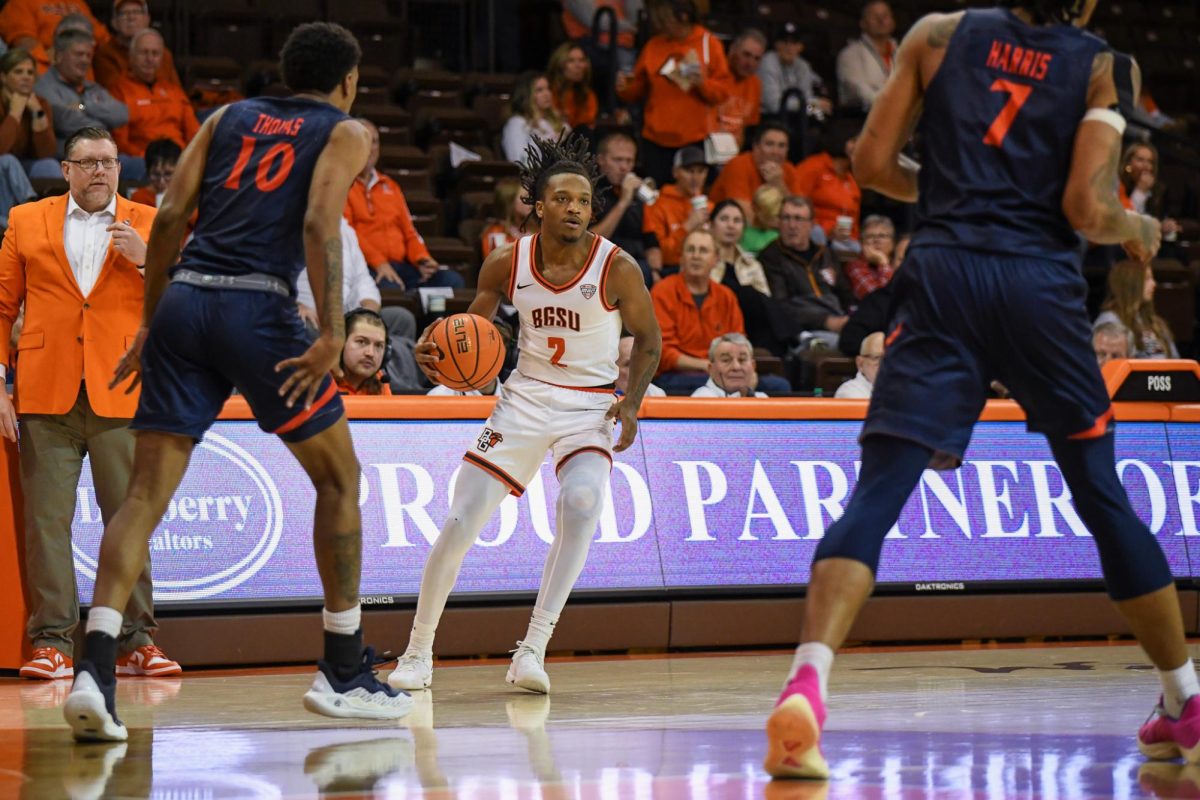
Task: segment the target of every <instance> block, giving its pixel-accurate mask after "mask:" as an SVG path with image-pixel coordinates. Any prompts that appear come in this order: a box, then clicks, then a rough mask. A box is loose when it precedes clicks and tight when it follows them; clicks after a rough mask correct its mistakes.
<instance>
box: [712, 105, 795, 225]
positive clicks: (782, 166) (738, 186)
mask: <svg viewBox="0 0 1200 800" xmlns="http://www.w3.org/2000/svg"><path fill="white" fill-rule="evenodd" d="M788 144H789V142H788V129H787V127H786V126H784V125H782V124H781V123H778V122H766V123H763V125H762V126H761V127H760V128H759V129H758V130H757V131H755V132H754V144H752V145H751V146H750V150H749V152H746V153H739V154H738V155H736V156H734V157H733V160H731V161H730V162H729V163H728V164H726V165H725V166H724V167H723V168H722V169H721V174H720V175H718V176H717V179H716V181H714V182H713V185H712V188H711V189H710V190H709V192H708V196H709V197H711V198H712V201H713V202H714V203H719V202H721V201H722V200H736V201H738V203H739V204H740V205H741V207H742V210H744V211H745V212H746V214H747V215H749V214H750V213H751V211H752V210H753V205H752V204H753V202H754V193H755V192H756V191H758V187H760V186H762V185H764V184H768V183H769V184H771V185H772V186H778V187H779V188H780V189H782V190H783V192H784V194H800V173H799V171H798V170H797V169H796V167H794V166H793V165H791V164H789V163H788V160H787V154H788Z"/></svg>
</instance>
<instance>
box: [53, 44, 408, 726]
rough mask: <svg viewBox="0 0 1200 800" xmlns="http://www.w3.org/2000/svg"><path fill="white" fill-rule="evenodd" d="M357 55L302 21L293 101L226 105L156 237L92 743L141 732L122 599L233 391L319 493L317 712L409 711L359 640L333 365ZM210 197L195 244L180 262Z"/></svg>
mask: <svg viewBox="0 0 1200 800" xmlns="http://www.w3.org/2000/svg"><path fill="white" fill-rule="evenodd" d="M359 55H360V53H359V48H358V43H357V42H356V41H355V39H354V37H353V36H352V35H350V33H349V32H347V31H346V30H345V29H343V28H341V27H339V26H337V25H330V24H326V23H313V24H310V25H302V26H300V27H298V28H297V29H296V30H295V31H293V32H292V34H291V36H289V37H288V40H287V42H286V43H285V44H284V46H283V50H282V52H281V54H280V67H281V71H282V73H283V77H284V80H285V81H286V83H287V85H288V87H289V88H290V89H292V90H293V91H294V92H295V96H293V97H291V98H286V99H273V98H257V99H253V100H245V101H242V102H240V103H234V104H233V105H230V106H226V107H225V108H223V109H221V110H219V111H218V112H217V113H215V114H214V115H213V116H211V117H210V118H209V119H208V120H207V121H206V122H205V124H204V125H203V126H202V127H201V129H200V132H199V133H198V134H197V135H196V138H195V139H194V140H193V141H192V143H191V144H190V145H189V146H188V148H187V149H186V150H185V151H184V153H183V156H182V157H181V158H180V160H179V164H178V166H177V168H176V171H175V178H174V180H173V181H172V182H171V186H170V188H169V189H168V190H167V194H166V197H165V198H164V200H163V203H162V206H161V208H160V209H159V214H158V217H156V220H155V226H154V228H153V229H152V230H151V233H150V242H149V246H148V251H147V255H146V298H145V323H144V324H143V327H142V328H141V330H139V331H138V335H137V338H136V340H135V342H134V344H133V346H132V347H131V348H130V350H129V352H128V353H127V354H126V355H125V357H124V358H123V359H122V361H121V363H120V364H119V365H118V367H117V371H116V375H115V377H114V379H113V385H114V386H115V385H118V384H120V383H121V382H123V381H124V380H126V379H127V378H129V377H130V376H133V380H132V382H131V386H134V385H137V383H138V381H139V380H140V381H141V384H142V394H141V399H140V401H139V404H138V410H137V414H136V415H135V417H134V420H133V427H134V429H135V430H137V432H138V439H137V446H136V449H135V455H134V464H133V476H132V478H131V480H130V487H129V492H128V495H127V496H126V498H125V501H124V503H123V504H122V505H121V508H120V510H119V511H118V512H117V513H116V515H115V516H114V517H113V519H112V520H110V521H109V522H108V524H107V526H106V527H105V530H104V539H103V542H102V544H101V546H100V563H99V567H98V569H97V574H96V588H95V594H94V596H93V605H92V610H91V612H90V613H89V614H88V623H87V647H86V656H87V657H86V659H85V660H84V661H83V662H82V663H81V664H80V665H79V666H78V667H77V669H76V677H75V684H74V686H73V687H72V690H71V695H70V697H69V698H68V699H67V702H66V705H65V706H64V708H63V715H64V717H65V718H66V720H67V722H68V723H69V724H70V725H71V727H72V729H73V731H74V735H75V738H76V739H78V740H81V741H87V740H107V741H118V740H123V739H125V738H126V736H127V733H126V729H125V726H124V725H122V724H121V722H120V720H119V719H118V718H117V714H116V707H115V701H114V696H115V689H116V680H115V677H114V674H113V665H114V661H113V659H114V655H115V650H114V647H115V639H114V637H115V635H116V634H117V631H118V629H119V626H120V618H121V610H122V609H124V608H125V604H126V602H127V601H128V599H129V593H130V589H131V587H132V586H133V583H134V580H135V579H136V576H137V575H138V574H139V573H140V572H141V570H142V565H143V563H144V562H145V560H146V556H147V546H146V543H147V541H148V539H149V537H150V534H151V533H152V531H153V530H154V528H155V526H156V525H157V524H158V522H159V520H160V519H161V518H162V515H163V513H164V511H165V510H166V507H167V502H168V501H169V500H170V498H171V495H172V494H173V493H174V491H175V489H176V487H177V486H178V485H179V482H180V481H181V480H182V478H183V474H184V471H185V470H186V469H187V464H188V458H189V457H190V455H191V452H192V449H193V448H194V447H195V445H196V442H197V441H199V440H200V438H201V437H202V436H203V435H204V432H205V431H206V430H207V429H208V428H209V427H210V426H211V425H212V423H213V420H214V419H215V418H216V416H217V414H218V413H219V412H220V410H221V407H222V405H223V404H224V402H225V400H226V399H227V398H228V397H229V395H230V392H231V390H232V389H233V388H234V387H236V388H237V389H238V391H240V392H241V393H242V395H244V396H245V398H246V400H247V401H248V402H249V403H250V407H251V409H252V410H253V411H254V415H255V417H256V418H257V419H258V423H259V426H260V427H261V428H262V429H263V430H265V431H268V432H270V433H274V434H276V435H278V436H279V437H280V438H281V439H282V440H283V442H284V443H285V444H286V445H287V447H288V448H289V449H290V450H291V451H292V453H293V454H294V455H295V456H296V458H297V459H298V460H299V461H300V464H301V465H302V466H303V467H304V470H305V472H307V473H308V475H309V477H310V478H311V479H312V482H313V485H314V487H315V488H316V492H317V500H316V514H315V520H314V527H313V546H314V549H315V551H316V561H317V569H318V570H319V571H320V574H321V583H322V586H323V587H324V590H325V610H324V612H323V614H324V628H325V658H324V660H322V661H321V662H319V664H318V671H317V675H316V678H315V680H314V681H313V686H312V688H311V689H310V691H309V692H308V693H307V694H306V695H305V696H304V705H305V707H306V708H308V709H309V710H310V711H314V712H317V713H321V714H326V715H329V716H334V717H357V718H368V719H392V718H396V717H401V716H403V715H404V714H405V713H407V712H408V710H409V708H410V707H411V698H409V697H408V696H407V695H406V694H404V693H402V692H397V691H395V690H393V689H391V688H390V687H388V686H386V685H384V684H382V683H380V682H379V681H377V680H376V679H375V677H374V672H373V671H372V666H373V661H374V653H373V651H372V650H371V648H367V649H366V650H365V651H364V649H363V646H362V631H361V629H360V626H359V621H360V616H361V614H360V609H359V605H358V586H359V573H360V566H361V565H360V560H361V551H362V530H361V520H360V517H359V512H358V481H359V471H358V461H357V460H356V459H355V456H354V450H353V447H352V445H351V441H350V433H349V428H348V426H347V423H346V420H345V416H344V414H343V410H342V402H341V399H340V397H339V396H338V394H337V391H336V389H335V386H334V382H333V377H332V375H331V374H330V370H331V369H332V368H333V367H334V365H335V364H336V363H337V361H338V358H339V356H340V355H341V352H342V343H343V340H344V338H345V332H344V330H343V316H342V308H341V301H342V291H341V286H342V263H341V254H342V247H341V238H340V234H339V230H338V226H339V222H340V220H341V214H342V208H343V206H344V205H345V202H346V192H347V190H348V189H349V188H350V184H351V181H353V180H354V177H355V176H356V175H357V174H358V173H359V171H360V170H361V169H362V166H363V164H364V163H366V159H367V154H368V151H369V148H370V140H369V138H368V136H367V132H366V130H365V129H363V127H362V126H361V125H359V124H358V123H357V122H355V121H353V120H352V119H350V117H349V116H348V115H347V114H346V112H347V111H348V110H349V109H350V106H351V104H352V103H353V102H354V96H355V90H356V87H357V82H358V60H359ZM197 203H198V204H199V219H198V222H197V224H196V228H195V232H194V235H193V238H192V240H191V241H190V242H189V244H188V246H187V249H186V250H185V251H184V253H183V257H182V259H180V260H179V261H178V263H176V261H177V259H178V257H179V244H180V241H181V240H182V238H183V235H184V231H185V228H186V225H187V221H188V218H189V217H190V216H191V213H192V211H193V209H195V208H196V206H197ZM306 265H307V268H308V277H309V282H310V284H311V286H312V288H313V292H314V296H315V299H316V302H317V306H318V308H319V309H320V320H321V325H322V328H321V334H320V336H319V337H318V338H317V341H316V342H315V343H313V344H312V345H311V346H309V339H308V338H307V336H306V335H305V329H304V325H303V323H302V322H301V320H300V317H299V314H298V312H297V308H296V299H295V296H296V278H297V276H298V275H299V274H300V271H301V270H302V269H304V268H305V266H306ZM113 620H117V628H114V627H113Z"/></svg>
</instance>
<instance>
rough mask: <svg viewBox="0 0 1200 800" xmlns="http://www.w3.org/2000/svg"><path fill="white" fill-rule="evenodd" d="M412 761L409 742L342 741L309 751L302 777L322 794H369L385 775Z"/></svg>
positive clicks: (386, 740)
mask: <svg viewBox="0 0 1200 800" xmlns="http://www.w3.org/2000/svg"><path fill="white" fill-rule="evenodd" d="M412 760H413V753H412V742H410V741H409V740H408V739H402V738H387V739H368V740H366V741H362V742H343V743H342V744H332V745H326V746H325V747H318V748H316V749H315V750H312V751H310V752H309V754H308V755H307V756H305V758H304V774H305V775H307V776H309V777H310V778H312V779H313V781H315V782H316V784H317V786H318V787H320V789H321V790H322V791H333V792H339V793H340V792H345V791H351V790H358V791H369V790H371V789H374V788H375V783H376V782H377V781H378V780H379V779H380V778H382V777H383V776H384V775H387V774H389V773H392V772H395V771H396V770H398V769H400V768H401V767H402V766H404V765H405V764H406V763H411V762H412Z"/></svg>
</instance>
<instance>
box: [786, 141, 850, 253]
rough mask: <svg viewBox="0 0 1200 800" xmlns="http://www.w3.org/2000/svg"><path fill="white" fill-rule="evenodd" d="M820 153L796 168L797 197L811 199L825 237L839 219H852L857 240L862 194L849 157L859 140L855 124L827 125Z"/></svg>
mask: <svg viewBox="0 0 1200 800" xmlns="http://www.w3.org/2000/svg"><path fill="white" fill-rule="evenodd" d="M823 140H824V145H823V150H822V152H820V153H817V154H815V155H811V156H809V157H808V158H806V159H804V160H803V161H801V162H800V163H799V164H798V165H797V173H798V177H797V182H798V185H799V192H797V193H798V194H802V195H804V196H805V197H807V198H808V199H810V200H812V203H813V208H814V209H815V211H816V224H817V225H818V226H819V227H820V228H821V230H823V231H824V232H825V235H826V236H828V237H832V236H833V227H834V225H836V224H837V218H838V217H850V218H851V219H853V220H854V225H853V227H852V229H851V232H850V236H851V238H854V239H857V238H858V217H859V214H860V213H861V212H862V191H861V190H860V189H859V188H858V181H856V180H854V173H852V172H851V171H850V157H851V156H852V155H853V154H854V144H855V142H857V141H858V126H857V123H854V122H850V121H841V122H837V123H834V124H833V125H830V126H829V130H827V131H826V132H825V135H824V137H823Z"/></svg>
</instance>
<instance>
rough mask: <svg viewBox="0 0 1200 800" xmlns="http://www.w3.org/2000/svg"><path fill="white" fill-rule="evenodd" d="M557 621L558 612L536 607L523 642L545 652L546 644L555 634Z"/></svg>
mask: <svg viewBox="0 0 1200 800" xmlns="http://www.w3.org/2000/svg"><path fill="white" fill-rule="evenodd" d="M557 622H558V614H551V613H550V612H549V611H543V610H542V609H540V608H535V609H534V610H533V615H532V616H531V617H530V618H529V629H528V630H527V631H525V638H524V639H522V640H521V643H522V644H525V645H528V646H529V647H533V648H535V649H537V650H538V651H540V652H542V653H545V652H546V645H548V644H549V643H550V637H551V636H553V635H554V626H555V624H556V623H557Z"/></svg>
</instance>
